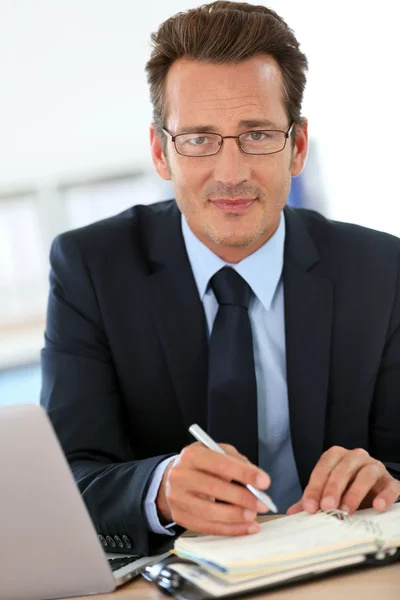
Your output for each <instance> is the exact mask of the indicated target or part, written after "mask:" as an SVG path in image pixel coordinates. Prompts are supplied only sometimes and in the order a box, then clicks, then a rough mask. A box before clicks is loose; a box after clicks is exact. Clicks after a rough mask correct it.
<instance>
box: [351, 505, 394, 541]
mask: <svg viewBox="0 0 400 600" xmlns="http://www.w3.org/2000/svg"><path fill="white" fill-rule="evenodd" d="M353 519H354V521H358V520H359V519H366V520H368V521H371V522H372V523H375V524H376V525H378V526H379V537H381V538H382V541H383V542H387V543H390V545H396V546H400V503H397V504H392V506H390V507H389V508H388V509H387V510H386V511H385V512H382V513H380V512H378V511H377V510H375V509H374V508H366V509H364V510H358V511H357V512H356V513H355V514H354V516H353V517H351V518H350V520H353ZM360 527H362V525H360Z"/></svg>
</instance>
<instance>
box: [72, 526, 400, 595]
mask: <svg viewBox="0 0 400 600" xmlns="http://www.w3.org/2000/svg"><path fill="white" fill-rule="evenodd" d="M270 518H276V517H274V516H273V517H266V518H264V519H262V520H269V519H270ZM88 598H90V599H91V600H165V599H166V598H167V596H165V595H164V594H163V593H162V592H160V591H158V589H157V587H156V586H155V585H154V584H151V583H149V582H148V581H145V580H144V579H143V578H142V577H140V578H137V579H135V580H134V581H132V582H131V583H128V584H127V585H124V586H122V587H121V588H119V589H118V590H116V591H115V592H112V593H111V594H101V595H96V596H89V597H88V596H85V597H79V599H78V598H75V599H73V598H71V599H70V600H88ZM253 598H254V599H255V600H257V599H259V600H261V599H265V600H303V599H304V600H321V598H323V599H324V600H338V598H343V599H344V600H347V599H348V598H351V600H381V599H384V600H399V598H400V563H396V564H393V565H388V566H385V567H375V568H371V569H365V570H362V571H359V572H357V571H356V570H355V571H352V572H348V573H345V574H342V575H331V576H328V577H322V578H321V579H317V580H315V581H311V582H308V583H301V584H297V585H292V586H288V587H286V588H282V589H280V590H274V591H270V592H264V593H261V594H257V595H253V596H252V599H253Z"/></svg>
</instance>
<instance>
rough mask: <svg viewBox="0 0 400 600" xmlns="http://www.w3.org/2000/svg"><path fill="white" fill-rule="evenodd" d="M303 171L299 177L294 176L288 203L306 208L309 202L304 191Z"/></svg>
mask: <svg viewBox="0 0 400 600" xmlns="http://www.w3.org/2000/svg"><path fill="white" fill-rule="evenodd" d="M303 177H304V175H303V173H301V175H298V176H297V177H292V187H291V188H290V193H289V198H288V204H289V206H294V207H295V208H306V206H307V202H306V198H305V193H304V182H303Z"/></svg>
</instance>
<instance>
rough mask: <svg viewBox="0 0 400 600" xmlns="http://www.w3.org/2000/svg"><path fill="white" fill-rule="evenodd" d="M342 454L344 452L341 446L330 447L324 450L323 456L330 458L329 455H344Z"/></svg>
mask: <svg viewBox="0 0 400 600" xmlns="http://www.w3.org/2000/svg"><path fill="white" fill-rule="evenodd" d="M344 452H346V450H345V448H343V446H332V447H331V448H328V450H325V452H324V454H323V456H330V455H331V454H339V455H341V454H344Z"/></svg>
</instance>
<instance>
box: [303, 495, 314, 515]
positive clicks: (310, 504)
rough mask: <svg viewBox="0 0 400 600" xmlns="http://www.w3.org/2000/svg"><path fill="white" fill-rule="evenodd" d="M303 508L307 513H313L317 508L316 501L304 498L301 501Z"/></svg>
mask: <svg viewBox="0 0 400 600" xmlns="http://www.w3.org/2000/svg"><path fill="white" fill-rule="evenodd" d="M303 506H304V510H306V511H307V512H309V513H314V512H316V511H317V510H318V502H317V501H316V500H313V499H312V498H308V500H304V502H303Z"/></svg>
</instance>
